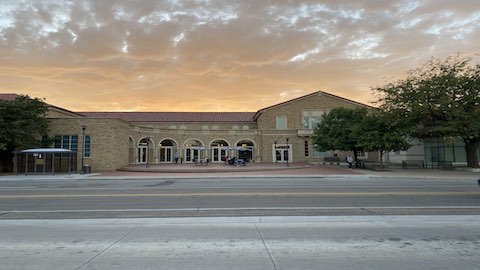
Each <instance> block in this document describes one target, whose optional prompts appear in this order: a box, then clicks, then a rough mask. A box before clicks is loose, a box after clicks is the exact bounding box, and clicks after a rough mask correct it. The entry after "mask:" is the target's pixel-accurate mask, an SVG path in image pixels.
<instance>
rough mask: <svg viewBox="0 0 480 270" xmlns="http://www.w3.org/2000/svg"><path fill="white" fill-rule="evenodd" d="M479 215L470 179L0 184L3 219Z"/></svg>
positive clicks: (479, 194) (478, 194) (478, 192)
mask: <svg viewBox="0 0 480 270" xmlns="http://www.w3.org/2000/svg"><path fill="white" fill-rule="evenodd" d="M459 214H461V215H477V214H480V189H479V187H478V186H477V183H476V182H475V181H472V180H467V179H444V178H442V179H425V178H421V179H414V178H385V179H384V178H378V177H373V178H372V177H366V176H348V177H334V178H328V177H322V178H275V177H271V178H265V177H260V178H244V179H242V178H212V179H206V178H201V179H195V178H192V179H184V178H171V179H135V180H128V179H123V180H108V179H103V180H87V179H81V180H72V179H69V180H25V181H2V182H0V219H65V218H141V217H186V216H188V217H192V216H193V217H198V216H318V215H328V216H332V215H459Z"/></svg>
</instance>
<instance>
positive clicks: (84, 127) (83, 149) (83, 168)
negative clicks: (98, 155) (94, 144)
mask: <svg viewBox="0 0 480 270" xmlns="http://www.w3.org/2000/svg"><path fill="white" fill-rule="evenodd" d="M86 129H87V126H86V125H82V142H83V147H82V174H85V166H84V161H85V130H86Z"/></svg>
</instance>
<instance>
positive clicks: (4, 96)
mask: <svg viewBox="0 0 480 270" xmlns="http://www.w3.org/2000/svg"><path fill="white" fill-rule="evenodd" d="M17 97H18V95H17V94H0V100H15V99H16V98H17Z"/></svg>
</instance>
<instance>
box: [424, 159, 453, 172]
mask: <svg viewBox="0 0 480 270" xmlns="http://www.w3.org/2000/svg"><path fill="white" fill-rule="evenodd" d="M427 167H429V166H427ZM431 167H432V169H433V168H438V169H445V170H452V169H453V162H452V161H437V162H432V163H431Z"/></svg>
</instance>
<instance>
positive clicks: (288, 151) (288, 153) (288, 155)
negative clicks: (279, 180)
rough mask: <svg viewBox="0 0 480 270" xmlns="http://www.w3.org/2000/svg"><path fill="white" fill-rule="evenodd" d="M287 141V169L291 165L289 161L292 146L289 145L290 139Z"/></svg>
mask: <svg viewBox="0 0 480 270" xmlns="http://www.w3.org/2000/svg"><path fill="white" fill-rule="evenodd" d="M286 141H287V167H289V166H290V165H289V164H288V160H289V159H290V145H288V137H287V138H286Z"/></svg>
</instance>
